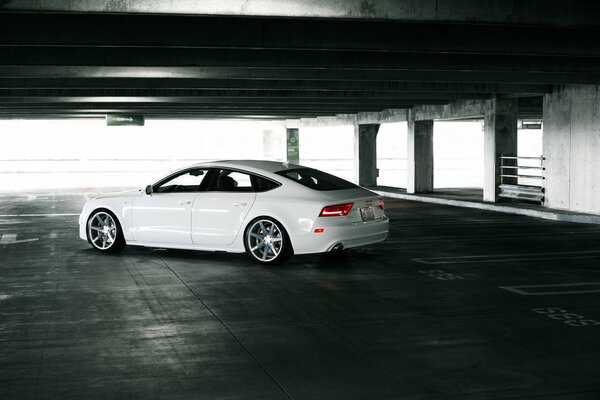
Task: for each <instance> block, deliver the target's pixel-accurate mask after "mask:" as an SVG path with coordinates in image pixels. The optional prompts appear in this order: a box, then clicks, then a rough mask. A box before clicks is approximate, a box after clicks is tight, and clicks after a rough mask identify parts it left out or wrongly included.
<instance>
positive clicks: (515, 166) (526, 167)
mask: <svg viewBox="0 0 600 400" xmlns="http://www.w3.org/2000/svg"><path fill="white" fill-rule="evenodd" d="M500 168H506V169H510V168H512V169H539V170H542V171H545V170H546V168H544V167H532V166H529V165H521V166H519V165H501V166H500Z"/></svg>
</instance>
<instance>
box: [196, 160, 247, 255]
mask: <svg viewBox="0 0 600 400" xmlns="http://www.w3.org/2000/svg"><path fill="white" fill-rule="evenodd" d="M211 176H212V178H211V183H210V184H209V186H208V189H207V190H206V191H204V192H202V193H200V195H198V196H197V197H196V198H195V200H194V207H193V212H192V241H193V242H194V244H196V245H200V246H207V247H224V246H228V245H230V244H232V243H233V241H234V240H235V238H236V237H237V235H238V234H240V230H241V229H243V227H242V223H243V222H244V220H245V218H246V215H248V212H249V211H250V208H251V207H252V205H253V204H254V199H255V198H256V193H254V191H253V189H252V182H251V181H252V180H251V178H250V175H249V174H248V173H245V172H242V171H234V170H231V169H215V171H214V173H213V174H211Z"/></svg>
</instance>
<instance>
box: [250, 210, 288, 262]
mask: <svg viewBox="0 0 600 400" xmlns="http://www.w3.org/2000/svg"><path fill="white" fill-rule="evenodd" d="M272 227H273V228H272ZM244 248H245V249H246V254H247V255H248V257H250V258H251V259H252V261H254V262H256V263H259V264H261V265H266V264H271V265H273V264H277V265H280V264H283V263H284V262H286V261H287V260H289V259H290V257H292V256H293V255H294V249H293V247H292V242H291V240H290V237H289V235H288V233H287V231H286V230H285V228H284V227H283V225H282V224H281V223H280V222H279V221H277V220H275V219H273V218H271V217H258V218H255V219H253V220H252V221H250V223H249V224H248V226H246V229H245V230H244ZM265 249H266V250H265ZM265 251H266V253H265Z"/></svg>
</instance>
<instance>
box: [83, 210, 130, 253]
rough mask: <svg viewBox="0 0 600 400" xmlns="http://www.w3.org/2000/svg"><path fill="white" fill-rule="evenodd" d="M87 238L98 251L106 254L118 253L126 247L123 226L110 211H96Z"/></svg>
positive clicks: (88, 227)
mask: <svg viewBox="0 0 600 400" xmlns="http://www.w3.org/2000/svg"><path fill="white" fill-rule="evenodd" d="M87 237H88V241H89V242H90V243H91V244H92V246H94V248H95V249H96V250H100V251H102V252H105V253H116V252H118V251H121V250H123V248H124V247H125V238H124V237H123V231H122V229H121V224H119V221H118V220H117V218H116V217H115V216H114V214H113V213H111V212H110V211H108V210H103V209H101V210H96V211H94V212H93V213H92V214H91V215H90V218H89V219H88V223H87Z"/></svg>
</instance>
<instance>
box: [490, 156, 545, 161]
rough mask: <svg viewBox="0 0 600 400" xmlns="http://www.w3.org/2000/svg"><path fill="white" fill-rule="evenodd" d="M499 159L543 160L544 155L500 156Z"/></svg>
mask: <svg viewBox="0 0 600 400" xmlns="http://www.w3.org/2000/svg"><path fill="white" fill-rule="evenodd" d="M500 158H501V159H505V160H542V161H543V160H545V159H546V158H545V157H544V156H539V157H521V156H500Z"/></svg>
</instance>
